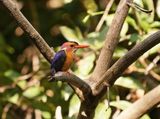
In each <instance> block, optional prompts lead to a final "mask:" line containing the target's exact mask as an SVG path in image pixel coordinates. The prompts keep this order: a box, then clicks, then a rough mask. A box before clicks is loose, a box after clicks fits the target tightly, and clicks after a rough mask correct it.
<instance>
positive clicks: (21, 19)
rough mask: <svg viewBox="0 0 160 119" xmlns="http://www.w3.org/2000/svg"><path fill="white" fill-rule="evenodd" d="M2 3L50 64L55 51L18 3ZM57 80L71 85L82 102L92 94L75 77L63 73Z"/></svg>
mask: <svg viewBox="0 0 160 119" xmlns="http://www.w3.org/2000/svg"><path fill="white" fill-rule="evenodd" d="M0 3H2V5H3V6H4V7H5V8H6V9H7V10H8V11H9V13H10V14H11V15H12V17H13V18H14V19H15V20H16V22H17V23H18V24H19V26H20V27H21V28H22V29H23V30H24V31H25V33H26V34H27V35H29V37H30V38H31V40H32V41H33V43H34V44H35V45H36V46H37V48H38V49H39V51H40V52H41V53H42V55H43V56H44V57H45V58H46V59H47V60H48V61H49V62H51V59H52V57H53V56H54V51H53V50H52V49H51V48H50V47H49V46H48V44H47V43H46V42H45V40H44V39H43V38H42V37H41V35H40V34H39V33H38V32H37V31H36V30H35V29H34V27H33V26H32V25H31V24H30V22H29V21H28V20H27V19H26V18H25V16H24V15H23V14H22V13H21V11H20V10H19V9H18V6H17V5H16V3H14V2H13V1H12V0H0ZM56 79H57V80H61V81H65V82H68V83H70V84H71V87H72V88H73V89H74V90H75V92H76V93H77V95H78V96H79V97H80V99H81V100H82V99H84V97H83V96H84V95H86V94H88V93H89V92H91V89H90V87H89V85H87V83H85V82H84V81H83V80H81V79H79V78H78V77H77V76H75V75H66V74H65V73H62V75H58V74H57V77H56Z"/></svg>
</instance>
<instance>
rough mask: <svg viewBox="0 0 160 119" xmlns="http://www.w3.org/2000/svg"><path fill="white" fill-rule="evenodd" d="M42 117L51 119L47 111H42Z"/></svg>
mask: <svg viewBox="0 0 160 119" xmlns="http://www.w3.org/2000/svg"><path fill="white" fill-rule="evenodd" d="M42 117H43V118H44V119H52V117H51V113H50V112H48V111H42Z"/></svg>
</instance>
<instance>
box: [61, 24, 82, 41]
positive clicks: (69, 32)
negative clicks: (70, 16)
mask: <svg viewBox="0 0 160 119" xmlns="http://www.w3.org/2000/svg"><path fill="white" fill-rule="evenodd" d="M60 31H61V33H62V35H63V36H64V37H65V38H66V39H67V40H69V41H78V40H79V38H78V37H77V35H76V32H75V31H74V30H73V29H71V28H69V27H67V26H61V27H60Z"/></svg>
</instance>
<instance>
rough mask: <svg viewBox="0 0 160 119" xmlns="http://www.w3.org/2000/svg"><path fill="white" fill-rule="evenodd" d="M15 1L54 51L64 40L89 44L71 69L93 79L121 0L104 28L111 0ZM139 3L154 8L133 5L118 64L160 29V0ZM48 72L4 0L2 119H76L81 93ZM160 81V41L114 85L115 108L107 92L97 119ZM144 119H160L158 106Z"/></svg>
mask: <svg viewBox="0 0 160 119" xmlns="http://www.w3.org/2000/svg"><path fill="white" fill-rule="evenodd" d="M14 1H15V2H16V3H17V4H18V7H19V9H20V10H21V11H22V13H23V14H24V16H25V17H26V18H27V19H28V20H29V21H30V22H31V24H32V25H33V26H34V28H35V29H36V30H37V31H38V32H39V33H40V34H41V35H42V37H43V38H44V39H45V40H46V42H47V43H48V44H49V46H50V47H53V48H54V50H55V51H57V50H58V49H59V47H58V46H60V45H61V44H62V43H63V42H65V41H77V42H79V43H84V44H89V45H90V48H89V49H84V50H79V51H78V52H77V54H78V56H79V60H78V61H77V62H76V63H75V64H74V65H73V66H72V69H71V70H72V71H73V72H74V73H75V74H76V75H78V76H79V77H81V78H83V79H85V78H88V77H89V76H90V74H91V73H92V71H93V69H94V67H95V64H96V60H97V58H98V55H99V53H100V50H101V48H102V46H103V43H104V39H105V34H106V33H107V30H108V27H109V26H110V24H111V22H112V18H113V16H114V13H115V10H116V8H117V5H118V2H119V0H115V1H114V2H113V5H112V8H111V9H110V12H109V14H108V15H107V16H106V17H105V21H104V23H103V25H102V27H101V29H100V30H98V29H97V28H96V27H97V24H98V23H99V21H100V18H101V16H102V15H103V13H104V10H105V7H106V5H107V4H108V2H109V0H38V1H37V0H14ZM134 2H135V3H137V4H138V5H140V6H141V7H143V8H145V9H148V10H152V13H151V14H146V13H143V12H140V11H138V10H135V9H130V11H129V14H128V16H127V18H126V20H125V23H124V25H123V29H122V31H121V34H120V37H119V39H120V42H119V44H118V47H117V48H116V50H115V53H114V57H113V63H114V62H115V61H116V60H117V59H118V58H120V57H122V56H123V55H124V54H125V53H126V52H127V51H128V50H129V49H131V48H132V47H133V46H134V45H135V44H137V43H138V42H141V41H142V40H144V39H145V38H146V37H147V36H149V35H150V34H152V33H154V32H156V31H158V30H159V28H160V0H134ZM49 72H50V64H49V63H48V62H47V61H46V60H45V59H44V57H43V56H42V55H41V54H40V53H39V51H38V50H37V48H36V47H35V46H34V44H33V43H32V41H31V40H30V39H29V37H28V36H27V35H26V34H25V33H24V31H23V30H22V29H21V28H20V27H19V26H18V25H17V23H16V22H15V21H14V20H13V18H12V17H11V16H10V15H9V13H8V12H7V11H6V10H5V8H4V7H3V6H2V5H0V118H1V119H52V118H56V119H62V118H63V119H75V118H76V116H77V114H78V109H79V106H80V101H79V99H78V97H77V96H76V95H75V94H74V92H73V90H72V89H71V88H70V87H69V86H68V85H67V84H66V83H62V82H54V83H51V82H48V78H47V77H48V75H49ZM159 83H160V45H157V46H156V47H154V48H152V49H151V50H150V51H148V52H146V53H145V54H144V55H143V56H142V57H140V58H139V59H138V60H137V61H136V62H135V63H133V64H132V65H131V66H130V67H129V68H128V69H127V70H126V71H125V72H124V74H123V76H121V77H120V78H119V79H118V80H117V81H116V82H115V85H114V86H113V87H112V89H111V90H110V101H111V103H110V105H111V107H110V108H108V109H107V96H104V98H103V99H102V100H101V101H100V103H99V105H98V107H97V108H96V114H95V117H94V118H95V119H109V118H113V117H115V116H116V115H117V114H119V113H120V111H121V110H124V109H126V108H127V107H128V106H129V105H131V104H132V103H133V102H134V101H136V100H137V99H139V98H141V97H142V96H143V95H144V94H145V93H146V92H148V91H149V90H151V89H152V88H154V87H155V86H157V85H159ZM106 109H107V111H106ZM102 115H103V117H102ZM61 117H62V118H61ZM141 119H160V108H159V106H157V107H155V108H154V109H152V110H151V111H149V112H148V113H147V114H145V115H144V116H143V117H142V118H141Z"/></svg>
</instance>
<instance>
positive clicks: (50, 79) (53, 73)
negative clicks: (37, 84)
mask: <svg viewBox="0 0 160 119" xmlns="http://www.w3.org/2000/svg"><path fill="white" fill-rule="evenodd" d="M55 73H56V70H55V69H54V68H51V76H50V78H49V80H48V81H53V80H54V75H55Z"/></svg>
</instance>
